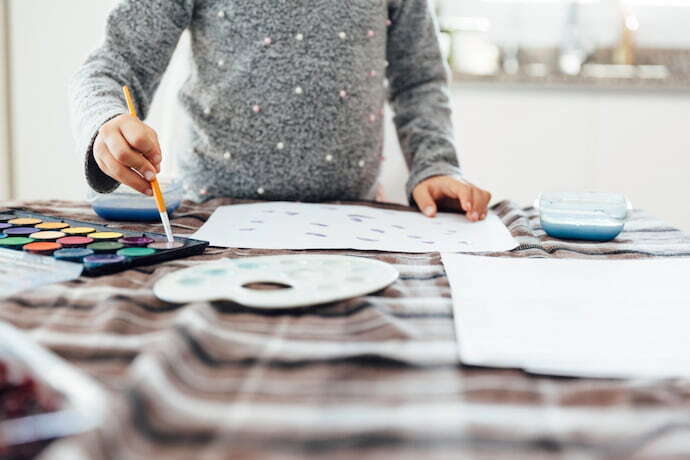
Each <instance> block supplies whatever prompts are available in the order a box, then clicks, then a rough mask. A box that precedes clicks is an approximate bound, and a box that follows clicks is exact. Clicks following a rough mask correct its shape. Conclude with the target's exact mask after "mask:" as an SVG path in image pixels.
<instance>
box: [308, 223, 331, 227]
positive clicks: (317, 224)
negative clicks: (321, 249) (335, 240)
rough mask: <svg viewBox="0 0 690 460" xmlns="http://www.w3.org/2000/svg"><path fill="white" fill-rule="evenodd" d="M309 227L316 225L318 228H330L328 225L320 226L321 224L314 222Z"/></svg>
mask: <svg viewBox="0 0 690 460" xmlns="http://www.w3.org/2000/svg"><path fill="white" fill-rule="evenodd" d="M309 225H316V226H317V227H328V225H327V224H320V223H318V222H312V223H311V224H309Z"/></svg>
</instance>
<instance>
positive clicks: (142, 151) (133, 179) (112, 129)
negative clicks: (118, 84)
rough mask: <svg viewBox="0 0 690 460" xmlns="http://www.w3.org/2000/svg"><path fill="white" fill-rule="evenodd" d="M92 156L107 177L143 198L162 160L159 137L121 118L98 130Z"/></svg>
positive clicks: (138, 123) (130, 118)
mask: <svg viewBox="0 0 690 460" xmlns="http://www.w3.org/2000/svg"><path fill="white" fill-rule="evenodd" d="M93 156H94V159H95V160H96V163H97V164H98V167H99V168H101V171H103V172H104V173H105V174H107V175H108V176H110V177H112V178H113V179H115V180H117V181H118V182H121V183H123V184H125V185H128V186H130V187H132V188H133V189H134V190H137V191H139V192H141V193H144V194H146V195H151V194H152V193H153V192H152V191H151V186H150V185H149V182H150V181H151V180H152V179H153V178H154V177H156V174H157V173H159V172H160V164H161V160H162V159H163V157H162V154H161V147H160V144H159V143H158V135H157V134H156V132H155V131H154V130H153V129H152V128H151V127H150V126H148V125H147V124H145V123H144V122H142V121H141V120H139V119H138V118H136V117H133V116H131V115H120V116H117V117H115V118H113V119H112V120H110V121H109V122H107V123H105V124H104V125H103V126H101V129H99V130H98V136H96V141H95V142H94V144H93Z"/></svg>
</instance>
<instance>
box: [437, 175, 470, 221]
mask: <svg viewBox="0 0 690 460" xmlns="http://www.w3.org/2000/svg"><path fill="white" fill-rule="evenodd" d="M472 188H473V187H472V186H471V185H469V184H466V183H463V182H459V181H456V180H450V181H449V182H448V183H447V184H446V187H445V190H444V193H445V195H446V196H448V197H450V198H455V199H457V200H458V202H459V203H460V209H462V210H463V211H465V214H466V215H467V218H468V219H470V220H471V221H473V222H474V221H475V219H473V215H474V200H473V198H472Z"/></svg>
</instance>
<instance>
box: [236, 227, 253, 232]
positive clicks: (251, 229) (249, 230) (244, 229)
mask: <svg viewBox="0 0 690 460" xmlns="http://www.w3.org/2000/svg"><path fill="white" fill-rule="evenodd" d="M254 230H256V229H255V228H254V227H246V228H241V229H240V231H241V232H253V231H254Z"/></svg>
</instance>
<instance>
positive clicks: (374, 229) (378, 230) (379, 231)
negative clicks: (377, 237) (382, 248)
mask: <svg viewBox="0 0 690 460" xmlns="http://www.w3.org/2000/svg"><path fill="white" fill-rule="evenodd" d="M371 231H372V232H376V233H386V232H384V231H383V230H381V229H380V228H372V229H371Z"/></svg>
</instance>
